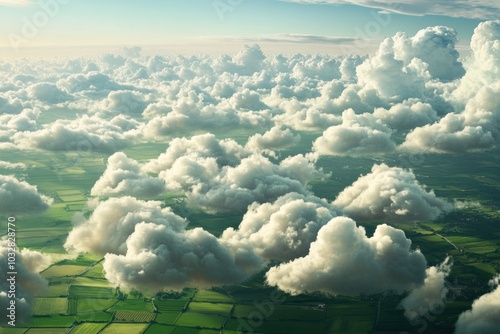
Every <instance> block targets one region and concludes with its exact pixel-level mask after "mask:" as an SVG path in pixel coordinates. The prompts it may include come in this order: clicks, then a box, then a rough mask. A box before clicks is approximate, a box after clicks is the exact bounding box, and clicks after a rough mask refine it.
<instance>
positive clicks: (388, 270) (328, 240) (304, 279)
mask: <svg viewBox="0 0 500 334" xmlns="http://www.w3.org/2000/svg"><path fill="white" fill-rule="evenodd" d="M410 246H411V241H410V240H409V239H407V238H406V236H405V234H404V232H403V231H401V230H397V229H395V228H393V227H390V226H387V225H379V226H378V227H377V229H376V231H375V233H374V235H373V236H372V237H368V236H367V235H366V232H365V229H364V228H363V227H358V226H357V225H356V222H355V221H353V220H352V219H350V218H346V217H337V218H333V219H332V220H331V221H330V222H329V223H327V224H326V225H325V226H323V227H322V228H321V229H320V231H319V233H318V236H317V240H316V241H314V242H313V243H312V244H311V247H310V250H309V254H308V255H306V256H304V257H300V258H297V259H295V260H292V261H290V262H288V263H284V264H281V265H279V266H276V267H273V268H271V269H270V270H269V271H268V272H267V274H266V278H267V282H268V283H269V284H270V285H273V286H277V287H278V288H280V289H281V290H284V291H286V292H289V293H292V294H299V293H303V292H314V291H320V292H324V293H328V294H334V295H336V294H341V295H359V294H374V293H379V292H383V291H388V290H391V291H396V292H398V293H401V292H404V291H410V290H412V289H414V288H416V287H418V286H421V285H422V284H423V283H424V280H425V270H426V267H427V262H426V260H425V257H424V256H423V255H422V253H420V251H419V250H415V251H414V250H411V248H410Z"/></svg>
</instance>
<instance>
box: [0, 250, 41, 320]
mask: <svg viewBox="0 0 500 334" xmlns="http://www.w3.org/2000/svg"><path fill="white" fill-rule="evenodd" d="M9 247H10V246H9V244H8V241H6V240H0V272H2V273H7V272H9V271H11V270H9V269H8V268H7V264H8V261H7V258H8V257H9V256H10V255H8V253H9ZM50 263H51V259H50V257H48V256H46V255H44V254H42V253H39V252H36V251H30V250H28V249H24V250H23V251H21V252H17V251H16V271H17V275H16V287H15V297H14V299H12V297H11V296H9V294H11V293H9V291H10V290H11V287H10V282H9V281H8V280H7V278H9V277H4V278H3V279H2V280H1V281H0V307H1V308H2V314H5V312H6V310H7V308H8V307H9V306H10V303H11V300H15V303H16V304H15V307H16V312H15V316H16V323H20V322H25V321H26V320H28V319H29V317H30V315H31V304H32V302H33V299H34V297H35V295H36V294H38V293H41V292H43V290H44V289H45V288H46V287H47V285H48V282H47V281H46V280H45V279H44V278H42V277H41V276H40V275H39V274H38V273H39V272H40V271H42V270H43V269H45V268H47V267H48V266H49V265H50ZM8 321H10V320H9V318H8V317H6V316H5V315H4V316H2V317H1V319H0V325H7V322H8Z"/></svg>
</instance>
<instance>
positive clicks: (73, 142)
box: [13, 115, 141, 153]
mask: <svg viewBox="0 0 500 334" xmlns="http://www.w3.org/2000/svg"><path fill="white" fill-rule="evenodd" d="M138 125H139V123H138V122H137V121H134V120H132V119H128V118H126V117H124V116H116V117H114V118H113V119H111V120H109V121H108V120H105V119H103V118H101V117H100V116H99V115H93V116H90V117H89V116H87V115H83V116H82V117H80V118H77V119H75V120H57V121H55V122H54V123H51V124H49V125H46V126H44V128H43V129H41V130H37V131H24V132H18V133H16V134H15V135H14V136H13V141H14V143H15V144H17V145H19V146H20V147H21V148H38V149H44V150H50V151H85V152H86V151H97V152H105V153H111V152H115V151H117V150H119V149H122V148H124V147H126V146H127V145H128V144H129V143H130V142H132V141H133V140H136V139H138V138H140V136H141V132H140V131H139V130H138V129H137V127H138Z"/></svg>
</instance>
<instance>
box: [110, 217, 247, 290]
mask: <svg viewBox="0 0 500 334" xmlns="http://www.w3.org/2000/svg"><path fill="white" fill-rule="evenodd" d="M126 248H127V253H126V254H125V255H116V254H106V256H105V257H104V265H103V266H104V270H105V272H106V278H107V279H108V280H109V281H110V282H111V283H112V284H114V285H117V286H120V287H122V288H124V289H131V288H135V289H138V290H142V291H144V290H146V291H161V290H182V289H183V288H185V287H187V286H190V287H212V286H216V285H226V284H235V283H240V282H242V281H244V280H245V279H247V278H248V277H249V274H248V273H247V272H246V271H245V270H244V269H243V268H242V266H241V265H239V264H238V261H237V259H236V258H235V257H234V256H233V254H232V253H231V251H229V250H228V249H227V248H226V247H224V246H223V245H221V243H220V242H219V241H218V240H217V238H216V237H214V236H213V235H212V234H210V233H208V232H206V231H204V230H203V229H201V228H194V229H192V230H188V231H184V232H176V231H175V230H172V229H171V228H169V227H168V226H165V225H157V224H152V223H140V224H138V225H136V227H135V231H134V233H133V234H132V235H130V237H129V238H128V239H127V241H126Z"/></svg>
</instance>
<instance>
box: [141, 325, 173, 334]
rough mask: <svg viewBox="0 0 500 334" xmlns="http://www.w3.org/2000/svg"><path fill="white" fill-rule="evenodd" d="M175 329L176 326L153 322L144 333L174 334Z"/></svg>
mask: <svg viewBox="0 0 500 334" xmlns="http://www.w3.org/2000/svg"><path fill="white" fill-rule="evenodd" d="M174 330H175V327H174V326H165V325H158V324H152V325H151V326H149V327H148V329H147V330H146V331H145V332H144V334H172V333H173V331H174Z"/></svg>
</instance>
